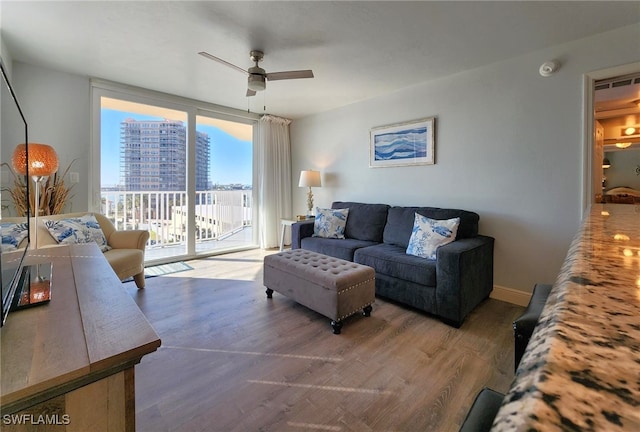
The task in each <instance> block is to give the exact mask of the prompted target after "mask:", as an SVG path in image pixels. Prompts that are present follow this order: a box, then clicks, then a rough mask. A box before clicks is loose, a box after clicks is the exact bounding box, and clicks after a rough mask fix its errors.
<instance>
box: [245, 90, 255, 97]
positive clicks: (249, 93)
mask: <svg viewBox="0 0 640 432" xmlns="http://www.w3.org/2000/svg"><path fill="white" fill-rule="evenodd" d="M255 95H256V91H255V90H251V89H247V97H250V96H255Z"/></svg>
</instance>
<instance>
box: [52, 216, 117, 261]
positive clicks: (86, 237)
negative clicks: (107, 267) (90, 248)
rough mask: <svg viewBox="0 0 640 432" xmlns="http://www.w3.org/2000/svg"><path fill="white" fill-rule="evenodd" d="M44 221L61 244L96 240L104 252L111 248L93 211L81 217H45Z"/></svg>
mask: <svg viewBox="0 0 640 432" xmlns="http://www.w3.org/2000/svg"><path fill="white" fill-rule="evenodd" d="M42 223H44V226H45V227H46V228H47V230H49V233H50V234H51V236H52V237H53V238H54V239H56V241H57V242H58V243H60V244H78V243H91V242H96V243H97V244H98V247H100V250H101V251H102V252H106V251H108V250H110V249H111V246H109V245H107V239H106V238H105V236H104V233H103V232H102V229H101V228H100V224H99V223H98V221H97V220H96V217H95V216H94V215H93V214H92V213H89V214H86V215H84V216H81V217H79V218H68V219H60V220H48V219H44V220H43V221H42Z"/></svg>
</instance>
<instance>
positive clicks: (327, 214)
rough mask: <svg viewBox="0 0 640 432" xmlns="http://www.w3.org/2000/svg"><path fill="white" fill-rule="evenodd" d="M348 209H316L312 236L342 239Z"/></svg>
mask: <svg viewBox="0 0 640 432" xmlns="http://www.w3.org/2000/svg"><path fill="white" fill-rule="evenodd" d="M348 216H349V209H348V208H347V209H321V208H317V209H316V219H315V221H314V222H313V236H314V237H322V238H335V239H343V238H344V229H345V226H346V225H347V217H348Z"/></svg>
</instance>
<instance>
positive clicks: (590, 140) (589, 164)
mask: <svg viewBox="0 0 640 432" xmlns="http://www.w3.org/2000/svg"><path fill="white" fill-rule="evenodd" d="M636 73H640V62H635V63H629V64H626V65H621V66H615V67H610V68H606V69H601V70H597V71H592V72H588V73H585V74H584V75H583V79H582V84H583V88H582V92H583V93H582V102H583V103H582V106H583V130H582V143H583V146H582V161H583V162H582V197H581V206H582V216H583V217H584V216H586V215H587V214H588V212H589V208H590V207H591V204H592V203H593V197H594V196H595V195H594V194H595V191H594V190H593V171H594V166H593V165H594V164H595V163H597V164H601V163H602V161H594V160H593V146H594V145H595V137H594V132H595V128H594V125H595V97H594V96H595V83H596V81H599V80H603V79H609V78H615V77H617V76H622V75H631V74H636Z"/></svg>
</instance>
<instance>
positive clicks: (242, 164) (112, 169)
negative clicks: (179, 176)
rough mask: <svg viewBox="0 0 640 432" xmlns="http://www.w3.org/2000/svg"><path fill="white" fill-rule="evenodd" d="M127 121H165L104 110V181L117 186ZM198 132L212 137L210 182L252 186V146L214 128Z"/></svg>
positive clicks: (206, 128)
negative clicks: (124, 126) (125, 121)
mask: <svg viewBox="0 0 640 432" xmlns="http://www.w3.org/2000/svg"><path fill="white" fill-rule="evenodd" d="M126 118H133V119H135V120H162V118H161V117H154V116H149V115H141V114H136V113H130V112H124V111H117V110H112V109H106V108H103V109H102V120H101V127H102V130H101V182H102V184H103V185H109V186H110V185H115V184H118V182H119V181H120V173H119V170H120V123H121V122H122V121H123V120H124V119H126ZM197 129H198V131H201V132H205V133H207V134H208V135H209V138H210V152H211V153H210V157H209V160H210V169H209V179H210V180H211V182H212V183H213V184H216V183H217V184H221V185H224V184H231V183H240V184H244V185H250V184H251V183H252V155H253V151H252V143H251V141H242V140H240V139H237V138H235V137H234V136H232V135H230V134H228V133H226V132H225V131H223V130H221V129H219V128H216V127H214V126H208V125H200V126H198V128H197Z"/></svg>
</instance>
